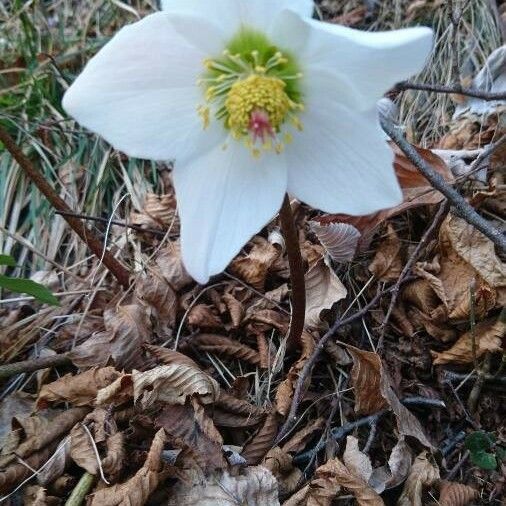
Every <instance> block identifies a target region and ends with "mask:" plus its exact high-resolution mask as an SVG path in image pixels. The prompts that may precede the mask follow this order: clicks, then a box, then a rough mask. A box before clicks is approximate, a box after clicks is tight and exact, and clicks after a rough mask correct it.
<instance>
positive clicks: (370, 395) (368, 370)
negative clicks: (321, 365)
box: [346, 346, 388, 415]
mask: <svg viewBox="0 0 506 506" xmlns="http://www.w3.org/2000/svg"><path fill="white" fill-rule="evenodd" d="M346 348H347V350H348V351H349V352H350V354H351V356H352V358H353V367H352V369H351V381H352V384H353V388H354V392H355V412H356V413H357V414H359V415H371V414H373V413H376V412H378V411H380V410H382V409H384V408H386V407H387V406H388V402H387V400H386V399H385V398H384V397H383V395H382V391H381V375H382V370H383V367H382V364H381V358H380V356H379V355H378V354H377V353H374V352H372V351H363V350H359V349H358V348H355V347H354V346H347V347H346Z"/></svg>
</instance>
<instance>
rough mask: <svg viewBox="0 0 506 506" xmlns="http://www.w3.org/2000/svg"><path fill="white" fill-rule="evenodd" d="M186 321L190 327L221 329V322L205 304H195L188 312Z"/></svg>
mask: <svg viewBox="0 0 506 506" xmlns="http://www.w3.org/2000/svg"><path fill="white" fill-rule="evenodd" d="M188 323H189V324H190V325H191V326H192V327H201V328H208V329H221V328H222V327H223V323H222V321H221V320H220V318H219V317H218V316H217V315H216V314H215V313H214V312H213V309H212V307H211V306H208V305H207V304H196V305H195V306H193V307H192V308H191V310H190V312H189V313H188Z"/></svg>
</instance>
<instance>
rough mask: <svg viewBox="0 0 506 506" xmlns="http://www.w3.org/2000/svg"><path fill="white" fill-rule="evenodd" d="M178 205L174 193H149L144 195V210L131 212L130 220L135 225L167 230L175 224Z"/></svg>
mask: <svg viewBox="0 0 506 506" xmlns="http://www.w3.org/2000/svg"><path fill="white" fill-rule="evenodd" d="M176 205H177V204H176V199H175V196H174V195H173V194H166V195H156V194H154V193H147V194H146V195H145V197H144V204H143V208H142V210H140V211H139V212H132V213H130V220H131V222H132V224H134V225H139V226H143V227H145V228H158V229H160V230H165V229H166V228H167V227H168V226H170V225H171V224H172V225H173V224H174V223H173V222H174V220H175V214H176Z"/></svg>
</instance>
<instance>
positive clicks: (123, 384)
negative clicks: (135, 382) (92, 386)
mask: <svg viewBox="0 0 506 506" xmlns="http://www.w3.org/2000/svg"><path fill="white" fill-rule="evenodd" d="M133 396H134V389H133V386H132V375H131V374H122V375H121V376H120V377H119V378H116V379H115V380H114V381H113V382H112V383H111V384H110V385H107V386H106V387H104V388H101V389H100V390H99V391H98V392H97V397H96V399H95V405H96V406H107V405H112V406H121V405H122V404H124V403H125V402H128V401H130V400H131V399H133Z"/></svg>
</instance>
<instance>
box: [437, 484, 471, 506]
mask: <svg viewBox="0 0 506 506" xmlns="http://www.w3.org/2000/svg"><path fill="white" fill-rule="evenodd" d="M478 495H479V492H478V491H477V490H476V489H474V488H473V487H469V486H468V485H463V484H462V483H456V482H454V481H446V480H443V481H441V485H440V493H439V502H438V504H439V506H467V505H468V504H469V503H470V502H472V501H474V500H475V499H476V498H477V497H478Z"/></svg>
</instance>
